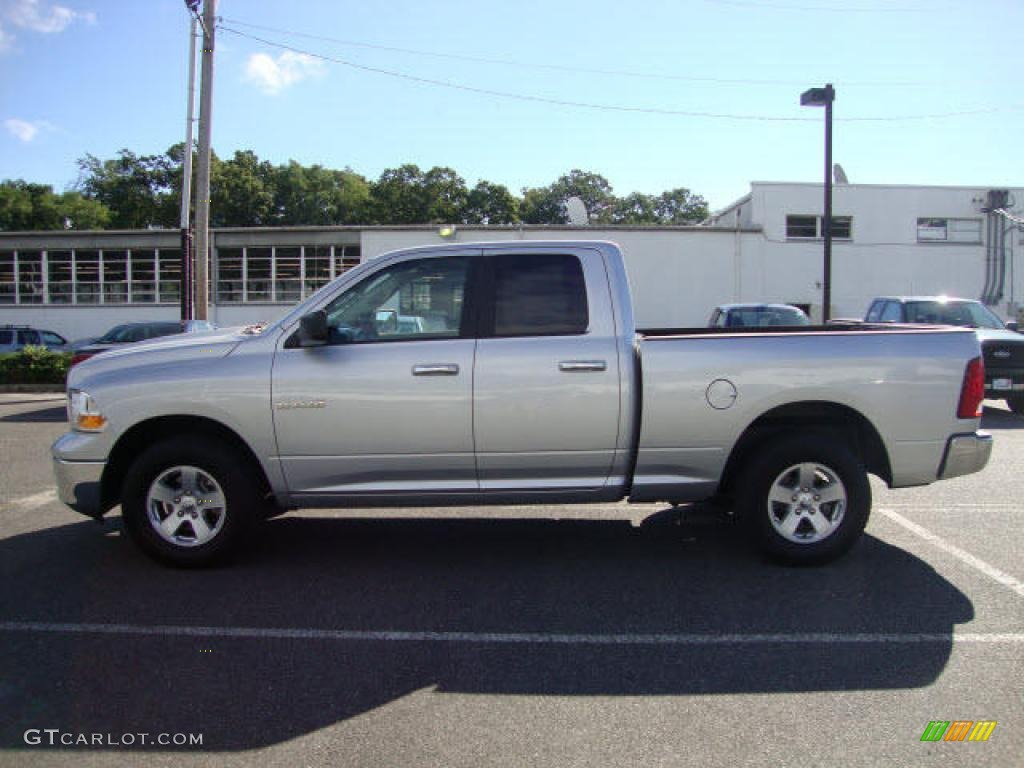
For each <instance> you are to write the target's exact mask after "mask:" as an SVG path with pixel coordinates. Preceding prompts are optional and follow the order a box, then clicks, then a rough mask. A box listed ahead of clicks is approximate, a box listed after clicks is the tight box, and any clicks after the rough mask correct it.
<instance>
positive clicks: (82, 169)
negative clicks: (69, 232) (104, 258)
mask: <svg viewBox="0 0 1024 768" xmlns="http://www.w3.org/2000/svg"><path fill="white" fill-rule="evenodd" d="M173 149H174V148H173V147H172V149H171V150H168V152H166V153H164V154H162V155H145V156H139V155H136V154H135V153H134V152H131V151H130V150H127V149H122V150H121V151H120V152H118V153H117V157H116V158H114V159H112V160H100V159H99V158H98V157H95V156H94V155H91V154H89V155H86V156H85V157H84V158H82V159H80V160H79V161H78V168H79V174H80V175H79V181H78V189H79V191H81V192H82V193H84V194H85V196H86V197H88V198H91V199H93V200H96V201H98V202H100V203H102V204H103V205H104V206H106V207H107V208H108V209H109V210H110V213H111V220H110V224H111V225H112V226H114V227H117V228H119V229H144V228H146V227H151V226H159V227H176V226H177V225H178V205H179V200H180V196H179V195H180V193H179V191H178V189H179V187H180V178H181V170H180V166H181V163H180V159H178V160H175V158H174V157H173V154H172V151H173ZM176 181H178V182H179V183H178V184H176V183H175V182H176Z"/></svg>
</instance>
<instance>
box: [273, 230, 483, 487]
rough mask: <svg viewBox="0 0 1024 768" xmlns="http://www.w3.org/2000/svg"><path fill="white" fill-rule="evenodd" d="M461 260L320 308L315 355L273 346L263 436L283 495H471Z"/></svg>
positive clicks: (419, 267)
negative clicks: (270, 445)
mask: <svg viewBox="0 0 1024 768" xmlns="http://www.w3.org/2000/svg"><path fill="white" fill-rule="evenodd" d="M473 253H476V254H479V250H476V251H474V252H473ZM471 256H472V254H471V253H469V252H467V253H466V254H464V255H460V254H454V255H452V254H451V252H448V253H446V254H445V255H444V256H443V257H423V256H422V255H416V256H414V257H412V258H406V259H403V260H401V261H398V262H395V263H392V264H390V265H388V266H385V267H382V268H381V269H379V270H377V271H376V272H372V273H370V274H369V275H367V276H366V277H364V278H363V279H362V280H361V281H359V282H358V283H356V284H355V285H354V286H352V287H350V288H348V289H347V290H346V291H345V292H344V293H342V294H340V295H339V296H337V297H336V298H335V299H333V300H332V301H331V302H330V303H329V304H328V305H326V307H325V310H326V313H327V321H328V327H329V343H328V345H327V346H322V347H311V348H300V347H297V346H294V345H293V344H292V343H290V342H289V338H283V339H282V340H281V342H280V343H279V347H278V350H277V353H276V355H275V360H274V372H273V397H272V400H273V408H274V427H275V431H276V434H277V444H278V453H279V455H280V458H281V464H282V467H283V469H284V473H285V476H286V479H287V482H288V486H289V490H290V492H291V493H292V494H293V495H296V496H299V497H300V498H301V500H303V501H305V502H307V503H310V502H315V501H316V500H317V499H318V498H319V499H320V500H321V501H329V500H331V499H337V500H341V499H342V497H344V498H345V499H346V500H347V499H348V498H349V497H354V496H382V495H383V496H401V495H403V494H410V493H415V494H417V498H418V500H419V501H421V502H422V500H423V498H424V497H425V495H428V494H430V493H432V492H433V493H439V494H450V493H456V492H472V493H476V492H477V489H478V488H477V480H476V465H475V461H474V456H473V431H472V380H473V352H474V346H475V344H476V340H475V339H474V338H473V336H474V333H473V329H472V328H471V327H470V322H469V312H467V311H464V310H465V309H466V303H467V302H466V301H465V299H466V297H467V296H468V295H469V291H468V284H469V276H470V274H471V272H472V271H473V269H471V264H472V262H475V261H479V259H474V258H471ZM287 336H289V335H288V334H286V337H287Z"/></svg>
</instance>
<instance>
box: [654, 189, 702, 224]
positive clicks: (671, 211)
mask: <svg viewBox="0 0 1024 768" xmlns="http://www.w3.org/2000/svg"><path fill="white" fill-rule="evenodd" d="M657 210H658V221H659V223H661V224H698V223H700V222H701V221H703V220H704V219H706V218H707V217H708V201H707V200H705V199H704V198H703V197H701V196H700V195H695V194H694V193H693V192H691V191H690V190H688V189H687V188H686V187H677V188H676V189H670V190H668V191H667V192H662V193H661V195H660V196H659V197H658V204H657Z"/></svg>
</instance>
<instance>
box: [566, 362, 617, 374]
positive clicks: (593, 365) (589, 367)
mask: <svg viewBox="0 0 1024 768" xmlns="http://www.w3.org/2000/svg"><path fill="white" fill-rule="evenodd" d="M607 368H608V364H607V363H606V362H605V361H604V360H563V361H562V362H560V363H559V364H558V370H560V371H562V372H563V373H582V372H585V371H603V370H605V369H607Z"/></svg>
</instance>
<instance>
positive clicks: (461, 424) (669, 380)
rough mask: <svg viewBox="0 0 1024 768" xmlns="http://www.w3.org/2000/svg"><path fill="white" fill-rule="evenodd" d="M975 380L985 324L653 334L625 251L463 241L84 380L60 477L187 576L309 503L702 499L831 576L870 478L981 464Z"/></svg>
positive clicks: (783, 554)
mask: <svg viewBox="0 0 1024 768" xmlns="http://www.w3.org/2000/svg"><path fill="white" fill-rule="evenodd" d="M984 387H985V374H984V365H983V362H982V359H981V356H980V350H979V343H978V339H977V337H976V336H975V334H974V333H973V331H970V330H966V329H955V328H947V327H925V326H916V327H911V326H884V325H871V324H857V325H851V326H850V327H843V326H828V327H815V326H794V327H791V328H781V329H780V328H769V329H763V330H759V329H743V330H742V331H741V332H735V331H733V330H732V329H707V328H700V329H683V328H663V329H657V328H652V329H639V330H638V329H637V328H636V327H635V325H634V322H633V307H632V304H631V300H630V291H629V284H628V281H627V277H626V270H625V268H624V266H623V260H622V255H621V253H620V251H619V248H618V247H617V246H616V245H615V244H613V243H608V242H522V241H519V242H514V243H486V244H453V245H445V246H439V247H426V248H416V249H410V250H402V251H396V252H393V253H389V254H385V255H383V256H381V257H379V258H375V259H372V260H370V261H367V262H365V263H363V264H361V265H359V266H358V267H357V268H355V269H352V270H351V271H349V272H346V273H345V274H344V275H342V276H340V277H339V278H338V279H337V280H335V281H334V282H333V283H331V284H329V285H327V286H326V287H324V288H322V289H321V290H320V291H318V292H317V293H315V294H313V295H312V296H310V297H309V298H307V299H306V300H305V301H303V302H302V303H300V304H299V305H298V306H296V307H295V308H294V309H292V310H291V311H289V312H288V313H287V314H285V315H284V316H283V317H282V318H280V319H279V320H277V321H276V322H273V323H270V324H268V325H266V326H253V327H248V328H243V329H234V330H224V331H218V332H213V333H206V334H192V335H189V336H178V337H175V338H169V339H162V340H154V341H150V342H143V343H140V344H133V345H130V346H129V347H126V348H125V349H122V350H114V351H110V352H106V353H104V354H103V355H98V356H96V357H94V358H91V359H89V360H86V361H85V362H83V363H80V364H79V365H77V366H76V367H75V368H74V369H72V371H71V373H70V375H69V378H68V416H69V421H70V427H71V429H70V431H69V432H68V433H67V434H65V435H64V436H63V437H61V438H60V439H59V440H57V442H56V443H55V444H54V446H53V464H54V468H55V472H56V478H57V486H58V489H59V493H60V497H61V499H62V500H63V501H64V502H65V503H66V504H68V505H69V506H71V507H72V508H73V509H75V510H78V511H79V512H82V513H84V514H86V515H90V516H93V517H97V518H99V517H101V516H102V515H103V514H104V513H105V512H107V511H108V510H110V509H111V508H113V507H115V506H117V505H118V504H120V506H121V512H122V517H123V521H124V526H125V529H126V530H127V532H128V534H129V535H130V537H131V538H132V539H133V540H134V541H135V542H136V543H137V544H138V545H139V546H140V547H141V548H142V549H143V550H144V551H145V552H147V553H148V554H149V555H151V556H153V557H155V558H157V559H158V560H161V561H163V562H165V563H169V564H172V565H178V566H198V565H206V564H210V563H213V562H216V561H218V560H221V559H223V558H225V557H226V556H227V555H228V554H229V553H230V552H231V551H232V550H234V549H236V548H237V545H238V544H239V543H240V542H241V541H242V540H243V534H244V532H245V531H246V529H247V528H248V527H250V526H252V525H254V524H256V523H257V522H258V521H259V520H261V519H263V518H266V517H270V516H273V515H275V514H279V513H281V512H283V511H286V510H291V509H296V508H303V507H327V508H344V507H360V508H365V507H380V508H385V507H388V506H403V507H409V506H416V507H424V508H430V507H437V506H441V505H459V506H464V507H468V508H470V510H472V508H474V507H479V506H481V505H486V504H501V505H509V504H545V505H550V504H562V503H565V504H598V503H607V502H615V501H619V500H623V499H628V500H629V501H631V502H669V503H672V504H681V503H686V502H695V501H700V500H705V499H709V498H715V499H717V500H725V501H727V502H728V504H729V506H730V507H731V509H732V510H734V511H735V513H736V515H737V517H738V518H739V519H740V521H741V522H742V523H743V525H744V526H745V527H746V529H747V530H748V531H749V533H750V534H751V535H752V536H753V538H754V539H755V540H756V541H757V542H759V544H760V546H761V547H762V548H763V549H764V550H766V551H767V552H768V553H769V554H770V555H772V556H774V557H775V558H777V559H781V560H784V561H788V562H791V563H821V562H826V561H829V560H832V559H834V558H836V557H838V556H840V555H841V554H843V553H844V552H846V551H847V550H848V549H849V548H850V547H851V546H852V545H853V544H854V542H855V541H856V540H857V539H858V538H859V537H860V535H861V533H862V531H863V529H864V526H865V524H866V522H867V519H868V513H869V511H870V508H871V490H870V485H869V483H868V474H869V473H870V474H874V475H877V476H878V477H880V478H881V479H882V480H884V481H885V482H886V483H887V484H888V485H889V486H890V487H893V488H900V487H907V486H920V485H925V484H928V483H932V482H935V481H937V480H943V479H947V478H951V477H957V476H959V475H964V474H968V473H971V472H977V471H979V470H980V469H982V468H983V467H984V466H985V464H986V462H987V461H988V459H989V454H990V452H991V448H992V438H991V437H990V436H989V435H987V434H985V433H984V432H980V431H979V430H978V427H979V417H980V414H981V403H982V398H983V395H984ZM623 509H624V510H626V509H627V507H626V506H625V505H623ZM381 514H386V513H385V512H383V511H382V513H381ZM425 514H426V515H429V512H425ZM468 514H470V515H471V514H472V512H471V511H470V512H469V513H468ZM629 516H630V515H629V514H628V512H625V513H624V517H626V518H628V517H629Z"/></svg>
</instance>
